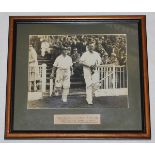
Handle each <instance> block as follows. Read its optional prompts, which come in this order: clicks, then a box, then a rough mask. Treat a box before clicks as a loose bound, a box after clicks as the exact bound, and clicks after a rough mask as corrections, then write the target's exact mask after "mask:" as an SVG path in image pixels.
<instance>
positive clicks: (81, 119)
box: [54, 114, 101, 124]
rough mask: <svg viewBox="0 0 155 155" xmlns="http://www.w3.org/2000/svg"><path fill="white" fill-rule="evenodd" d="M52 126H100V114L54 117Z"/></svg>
mask: <svg viewBox="0 0 155 155" xmlns="http://www.w3.org/2000/svg"><path fill="white" fill-rule="evenodd" d="M54 124H101V119H100V114H60V115H54Z"/></svg>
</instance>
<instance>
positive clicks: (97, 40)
mask: <svg viewBox="0 0 155 155" xmlns="http://www.w3.org/2000/svg"><path fill="white" fill-rule="evenodd" d="M6 99H7V105H6V127H5V138H8V139H11V138H14V139H24V138H29V139H32V138H33V139H34V138H39V139H41V138H46V139H48V138H50V139H56V138H60V139H64V138H66V139H80V138H81V139H88V138H89V139H101V138H102V139H103V138H112V139H113V138H128V139H131V138H132V139H133V138H134V139H149V138H151V129H150V113H149V91H148V67H147V45H146V17H145V16H143V15H136V16H11V17H10V24H9V52H8V75H7V98H6Z"/></svg>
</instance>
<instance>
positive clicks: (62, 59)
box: [51, 47, 73, 102]
mask: <svg viewBox="0 0 155 155" xmlns="http://www.w3.org/2000/svg"><path fill="white" fill-rule="evenodd" d="M67 53H68V48H66V47H63V49H62V54H61V55H59V56H58V57H57V58H56V60H55V62H54V64H53V69H52V74H51V78H54V74H55V71H56V79H55V89H56V91H61V89H62V88H63V92H62V101H63V102H67V96H68V94H69V88H70V76H71V70H72V65H73V64H72V58H71V57H70V56H68V55H67Z"/></svg>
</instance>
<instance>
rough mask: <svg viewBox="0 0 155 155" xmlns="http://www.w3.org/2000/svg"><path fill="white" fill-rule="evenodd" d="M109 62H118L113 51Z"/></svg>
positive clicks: (115, 63) (116, 63)
mask: <svg viewBox="0 0 155 155" xmlns="http://www.w3.org/2000/svg"><path fill="white" fill-rule="evenodd" d="M109 64H114V65H119V62H118V59H117V57H116V54H115V53H111V56H110V61H109Z"/></svg>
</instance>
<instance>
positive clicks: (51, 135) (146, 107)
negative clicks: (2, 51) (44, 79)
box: [5, 15, 151, 139]
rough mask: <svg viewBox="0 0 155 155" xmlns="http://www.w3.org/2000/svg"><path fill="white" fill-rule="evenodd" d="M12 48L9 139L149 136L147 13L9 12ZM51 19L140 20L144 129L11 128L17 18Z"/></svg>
mask: <svg viewBox="0 0 155 155" xmlns="http://www.w3.org/2000/svg"><path fill="white" fill-rule="evenodd" d="M9 20H10V21H9V51H8V70H7V91H6V121H5V138H6V139H32V138H39V139H40V138H61V139H62V138H65V139H66V138H67V139H79V138H82V139H88V138H89V139H103V138H130V139H150V138H151V127H150V106H149V83H148V62H147V43H146V42H147V38H146V16H145V15H129V16H124V15H122V16H10V19H9ZM37 20H39V21H44V22H48V21H52V20H64V21H65V20H67V21H68V20H120V21H121V20H140V24H141V25H140V31H141V32H140V34H141V41H142V42H141V47H142V48H141V51H142V53H140V54H139V55H140V57H141V58H140V59H141V61H142V62H143V65H141V66H140V69H141V72H142V73H141V75H142V77H143V79H141V84H142V86H143V87H142V88H141V92H142V95H144V96H143V102H144V110H143V115H144V120H143V121H144V128H145V129H144V131H137V132H136V131H135V132H128V131H127V132H124V131H122V132H120V131H119V132H117V131H112V132H106V131H104V132H91V131H87V132H81V131H80V132H77V131H76V132H75V131H74V132H71V131H70V132H65V131H62V132H38V131H37V132H35V131H32V132H25V131H23V132H19V133H18V132H13V131H12V129H11V126H12V123H13V122H12V120H11V114H12V113H13V109H12V106H13V105H12V102H11V101H12V99H13V96H12V91H13V90H12V77H13V71H14V70H12V67H13V52H14V46H15V33H14V28H15V25H14V24H15V23H16V22H17V21H28V22H31V21H32V22H33V21H37Z"/></svg>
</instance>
